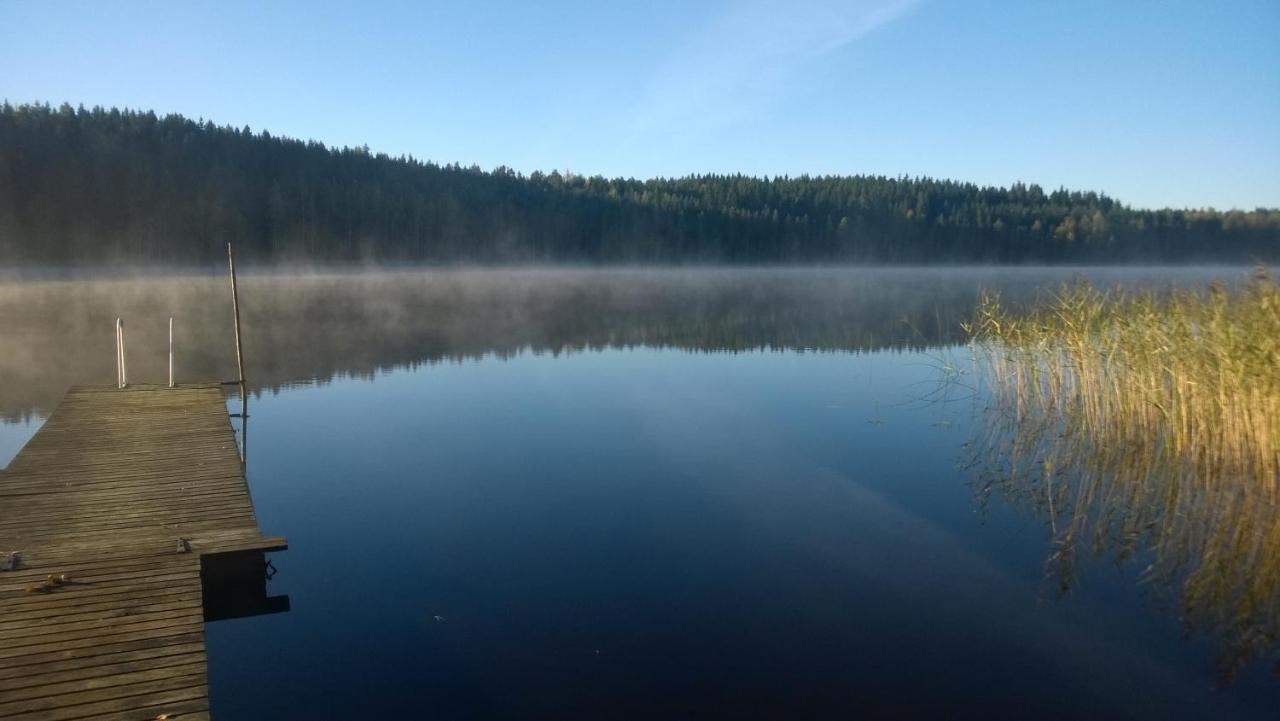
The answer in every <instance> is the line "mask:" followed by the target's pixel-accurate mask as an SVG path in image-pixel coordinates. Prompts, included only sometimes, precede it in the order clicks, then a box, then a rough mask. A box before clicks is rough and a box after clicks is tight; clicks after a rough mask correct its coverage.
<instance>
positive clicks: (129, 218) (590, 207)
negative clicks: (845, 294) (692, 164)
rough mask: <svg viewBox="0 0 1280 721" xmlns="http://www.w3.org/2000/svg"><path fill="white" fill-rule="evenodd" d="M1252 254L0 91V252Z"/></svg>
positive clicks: (1263, 241) (465, 260) (1172, 237)
mask: <svg viewBox="0 0 1280 721" xmlns="http://www.w3.org/2000/svg"><path fill="white" fill-rule="evenodd" d="M227 241H233V242H234V243H235V245H236V248H237V254H238V255H240V256H241V257H246V258H248V259H251V260H257V261H262V262H281V263H302V262H311V263H329V262H333V263H343V262H360V263H396V262H426V263H438V264H455V263H457V264H515V263H565V262H567V263H586V264H599V263H617V264H621V263H628V264H634V263H656V264H676V263H688V264H711V263H729V264H766V263H817V262H848V263H860V262H883V263H900V264H906V263H970V262H991V263H1108V262H1130V261H1134V262H1137V261H1159V262H1174V263H1179V262H1203V261H1221V262H1258V261H1262V262H1270V261H1275V260H1276V259H1277V258H1278V257H1280V209H1276V208H1269V209H1268V208H1259V209H1255V210H1248V211H1241V210H1229V211H1218V210H1212V209H1158V210H1148V209H1136V208H1131V207H1129V206H1126V205H1125V204H1123V203H1121V202H1119V201H1118V200H1116V199H1113V198H1110V197H1108V196H1107V195H1105V194H1101V193H1096V192H1082V191H1069V190H1066V189H1058V190H1053V191H1045V190H1044V189H1043V188H1041V187H1039V186H1037V185H1034V184H1024V183H1015V184H1013V185H1011V186H1009V187H987V186H979V185H975V184H972V183H965V182H957V181H953V180H937V179H932V178H923V177H884V176H869V175H848V176H843V175H842V176H808V175H800V176H794V177H772V178H769V177H765V178H759V177H750V176H745V175H695V176H688V177H679V178H655V179H649V180H637V179H633V178H605V177H601V176H590V177H588V176H583V175H578V174H575V173H572V172H567V171H566V172H559V171H552V172H550V173H542V172H533V173H530V174H527V175H526V174H523V173H518V172H515V171H513V170H512V169H510V168H507V167H498V168H496V169H494V170H491V171H485V170H482V169H480V168H479V167H476V166H470V167H463V166H460V165H458V164H437V163H434V162H430V161H426V160H421V159H418V158H414V157H409V156H394V157H393V156H389V155H386V154H383V153H375V152H373V151H371V150H370V149H369V148H368V147H357V148H350V147H343V148H332V147H328V146H326V145H324V144H322V143H319V142H316V141H302V140H296V139H292V138H285V137H278V136H275V135H272V134H270V133H269V132H267V131H265V130H264V131H260V132H253V131H252V130H251V129H250V128H248V127H245V128H234V127H229V126H221V125H217V124H215V123H213V122H212V121H207V120H192V119H190V118H186V117H183V116H181V115H165V116H158V115H156V114H155V113H153V112H144V111H137V110H119V109H115V108H112V109H104V108H101V107H94V108H91V109H86V108H84V107H72V106H70V105H62V106H60V107H54V106H51V105H47V104H30V105H25V104H24V105H14V104H10V103H8V102H5V103H4V104H3V105H0V264H3V265H5V266H10V267H22V266H47V265H55V266H57V265H96V264H103V263H145V264H157V265H201V264H207V263H212V262H215V261H217V260H218V259H220V258H221V257H223V256H224V253H225V243H226V242H227Z"/></svg>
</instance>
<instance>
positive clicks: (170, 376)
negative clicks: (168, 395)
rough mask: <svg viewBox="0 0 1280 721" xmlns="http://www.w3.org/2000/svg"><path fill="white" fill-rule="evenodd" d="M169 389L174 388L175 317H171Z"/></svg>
mask: <svg viewBox="0 0 1280 721" xmlns="http://www.w3.org/2000/svg"><path fill="white" fill-rule="evenodd" d="M169 387H170V388H172V387H173V316H169Z"/></svg>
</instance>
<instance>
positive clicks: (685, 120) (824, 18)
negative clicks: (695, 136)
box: [631, 0, 918, 140]
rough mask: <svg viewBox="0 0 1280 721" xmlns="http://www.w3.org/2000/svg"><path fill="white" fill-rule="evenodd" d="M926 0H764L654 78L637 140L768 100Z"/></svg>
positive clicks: (640, 112)
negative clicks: (795, 78)
mask: <svg viewBox="0 0 1280 721" xmlns="http://www.w3.org/2000/svg"><path fill="white" fill-rule="evenodd" d="M917 2H918V0H846V1H845V2H839V1H832V0H756V1H754V2H749V3H745V4H742V5H738V6H736V7H734V8H733V9H732V10H730V11H729V12H727V13H725V14H724V15H722V16H720V17H719V18H717V19H716V20H715V21H713V22H712V23H711V24H710V25H709V26H708V27H707V28H706V29H704V30H703V31H702V32H700V33H698V34H696V35H695V36H694V37H693V38H691V39H690V41H689V42H688V43H686V44H685V45H684V46H683V47H680V48H678V49H677V50H676V51H675V52H674V53H672V55H671V56H670V57H668V58H667V60H666V62H665V63H663V64H662V66H661V68H660V70H659V71H658V72H657V73H656V74H655V75H654V77H653V79H652V81H651V82H650V84H649V85H648V88H647V90H646V92H645V95H644V99H643V100H642V102H641V104H640V106H639V108H638V109H637V110H636V112H635V114H634V115H633V122H632V132H631V140H635V139H637V138H639V137H641V136H645V135H650V134H654V133H667V132H673V131H676V132H681V133H689V132H693V133H697V132H704V131H708V130H712V129H714V128H715V127H718V126H721V125H723V124H726V123H729V122H732V121H733V120H734V119H736V118H739V117H743V116H745V115H747V114H748V113H749V112H750V111H752V110H754V109H758V108H760V107H762V106H764V105H767V104H768V103H769V102H770V101H771V100H772V99H773V98H775V97H776V96H777V94H778V92H779V90H780V89H781V88H783V87H784V86H785V82H786V81H787V80H788V79H789V78H791V77H793V76H794V75H795V74H796V73H797V72H799V71H800V70H801V69H803V68H804V67H805V66H806V65H809V64H810V63H813V62H814V61H816V60H817V59H819V58H821V57H822V56H824V55H826V54H828V53H831V52H833V51H835V50H837V49H839V48H841V47H843V46H845V45H848V44H849V43H851V42H853V41H855V40H857V39H858V38H860V37H863V36H865V35H867V34H868V33H871V32H873V31H875V30H876V29H878V28H881V27H883V26H884V25H887V24H888V23H890V22H893V21H894V20H896V19H898V18H899V17H902V15H904V14H905V13H906V12H907V11H909V10H910V9H911V8H912V7H913V6H914V5H916V3H917Z"/></svg>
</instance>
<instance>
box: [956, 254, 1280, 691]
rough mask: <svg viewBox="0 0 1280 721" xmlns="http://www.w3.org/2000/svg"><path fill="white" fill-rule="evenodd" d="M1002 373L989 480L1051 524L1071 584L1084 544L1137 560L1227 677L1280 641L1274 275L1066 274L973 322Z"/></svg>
mask: <svg viewBox="0 0 1280 721" xmlns="http://www.w3.org/2000/svg"><path fill="white" fill-rule="evenodd" d="M967 330H968V331H969V332H970V333H971V335H972V338H973V346H974V349H975V354H976V357H977V360H978V363H979V366H980V367H981V368H982V369H983V370H984V371H985V373H986V381H987V382H988V383H989V385H990V388H991V393H992V395H991V397H992V413H991V415H990V416H989V417H990V419H991V422H990V424H989V425H988V428H987V432H988V433H989V437H988V438H987V439H986V441H985V443H983V444H981V446H980V447H982V448H984V449H986V452H988V453H989V455H987V462H986V463H985V464H984V467H985V468H986V469H987V473H986V478H985V481H986V482H985V483H984V484H983V485H982V486H981V488H982V489H983V490H984V491H986V492H991V491H997V492H999V493H1001V494H1003V495H1004V496H1006V497H1008V498H1012V499H1016V500H1018V501H1020V502H1024V503H1028V504H1030V505H1031V506H1033V507H1034V508H1035V509H1036V510H1037V511H1038V512H1039V513H1041V514H1043V516H1044V517H1045V518H1047V520H1048V525H1049V527H1050V529H1051V534H1052V536H1053V549H1052V552H1051V554H1050V556H1049V562H1048V571H1049V576H1050V577H1051V578H1052V579H1053V580H1054V582H1055V583H1056V585H1057V587H1058V590H1059V591H1060V592H1066V591H1067V590H1069V589H1070V588H1071V586H1072V585H1073V584H1074V583H1075V580H1076V567H1077V563H1078V559H1079V556H1081V555H1082V554H1087V555H1092V556H1100V555H1101V556H1112V557H1114V558H1115V559H1116V560H1117V561H1120V562H1125V561H1130V560H1134V559H1136V560H1137V561H1138V562H1140V563H1142V564H1143V569H1144V570H1143V578H1144V580H1145V581H1147V582H1150V583H1152V584H1153V585H1156V586H1158V587H1161V588H1165V589H1169V590H1172V591H1173V594H1172V599H1173V601H1174V602H1175V604H1176V606H1177V608H1178V610H1179V613H1180V615H1181V618H1182V619H1183V621H1184V624H1185V625H1186V627H1187V629H1188V631H1201V630H1207V631H1208V632H1210V633H1212V634H1214V635H1215V636H1216V637H1217V638H1218V639H1219V641H1220V643H1221V654H1220V664H1221V669H1222V673H1223V674H1224V676H1225V677H1227V678H1230V677H1231V676H1233V675H1234V674H1235V673H1236V672H1237V671H1238V670H1239V669H1240V668H1241V667H1243V666H1244V665H1245V664H1246V663H1247V662H1248V661H1249V660H1250V659H1252V658H1255V657H1257V656H1259V655H1266V654H1274V653H1275V652H1276V650H1277V642H1278V640H1280V286H1278V285H1277V283H1276V281H1275V280H1274V279H1273V278H1272V277H1271V276H1270V275H1269V274H1268V273H1267V272H1266V271H1265V270H1262V269H1259V270H1258V271H1256V272H1255V273H1254V274H1253V276H1252V277H1251V278H1250V279H1249V280H1248V281H1246V282H1243V283H1240V284H1238V285H1235V286H1233V287H1227V286H1224V285H1221V284H1214V285H1212V286H1209V287H1208V288H1203V289H1176V288H1174V289H1167V290H1164V291H1159V292H1157V291H1124V290H1119V289H1116V290H1099V289H1097V288H1095V287H1093V286H1091V285H1088V284H1087V283H1083V282H1081V283H1076V284H1072V285H1068V286H1065V287H1063V288H1062V289H1061V290H1060V291H1059V292H1057V293H1056V294H1054V295H1052V296H1051V297H1048V298H1046V299H1045V300H1044V302H1041V303H1038V304H1034V305H1032V306H1030V307H1028V308H1021V309H1019V308H1013V307H1010V306H1009V305H1008V304H1006V303H1003V302H1002V301H1001V299H1000V298H999V297H998V296H996V295H988V296H986V297H985V298H984V299H983V301H982V302H981V304H980V306H979V309H978V314H977V318H976V319H975V321H974V322H973V324H972V325H970V326H968V327H967Z"/></svg>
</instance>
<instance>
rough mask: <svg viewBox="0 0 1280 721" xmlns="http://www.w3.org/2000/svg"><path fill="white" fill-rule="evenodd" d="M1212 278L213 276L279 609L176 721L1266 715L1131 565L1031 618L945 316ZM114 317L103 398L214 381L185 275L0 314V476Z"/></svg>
mask: <svg viewBox="0 0 1280 721" xmlns="http://www.w3.org/2000/svg"><path fill="white" fill-rule="evenodd" d="M1246 271H1247V269H1243V268H1225V267H1224V268H1126V269H1098V268H1091V269H1072V268H1056V269H1046V268H958V269H939V268H931V269H920V268H914V269H913V268H876V269H857V268H850V269H839V268H836V269H812V268H787V269H671V270H588V269H568V270H555V269H525V270H521V269H508V270H491V271H486V270H432V271H418V270H399V271H388V272H350V273H337V272H331V273H316V274H301V273H298V274H287V275H285V274H280V275H272V274H249V275H246V276H245V277H244V278H242V282H241V288H240V294H241V303H242V312H243V320H244V327H245V338H244V347H245V359H246V366H247V368H246V375H247V377H248V379H249V381H250V386H251V387H250V391H251V392H250V397H249V399H248V411H249V416H250V418H249V420H248V422H247V428H240V424H239V422H238V421H237V427H238V429H240V430H242V431H243V433H242V435H241V439H242V442H243V443H244V444H245V446H246V448H245V450H246V454H247V469H248V478H249V482H250V487H251V490H252V494H253V500H254V503H255V506H256V509H257V514H258V520H259V525H260V526H261V528H262V529H263V531H264V532H267V533H274V534H282V535H286V536H288V538H289V542H290V550H289V551H287V552H284V553H279V554H275V555H274V557H273V559H272V560H273V565H274V567H275V569H276V571H275V573H274V575H273V576H272V578H271V580H270V582H269V588H270V591H271V593H273V594H287V595H288V596H289V597H290V600H291V606H292V607H291V610H290V611H289V612H288V613H283V614H275V615H266V616H259V617H253V618H245V619H237V620H228V621H220V622H215V623H210V624H208V625H207V627H206V634H207V643H208V649H209V660H210V696H211V700H212V704H213V711H214V713H215V715H216V716H217V717H218V718H223V719H238V718H261V719H274V720H276V721H282V720H287V719H314V718H379V717H385V718H391V717H402V718H418V717H421V716H428V715H430V716H434V717H439V718H447V719H490V718H646V719H647V718H708V717H728V718H818V717H821V718H844V717H875V716H894V717H897V716H908V715H913V714H914V715H918V716H930V717H933V716H936V717H955V716H958V715H961V714H962V713H963V714H964V715H981V716H983V717H988V718H1135V719H1146V718H1151V719H1171V718H1215V719H1269V718H1275V710H1276V709H1277V708H1280V679H1278V678H1277V673H1278V672H1280V666H1276V665H1274V664H1276V651H1277V649H1276V646H1275V643H1274V639H1271V642H1270V645H1269V646H1268V647H1267V653H1265V654H1259V655H1258V656H1257V657H1256V658H1250V659H1247V660H1246V662H1245V663H1244V664H1243V667H1242V668H1241V670H1240V671H1239V672H1238V673H1236V674H1234V675H1232V676H1230V677H1226V676H1224V674H1223V673H1221V672H1220V665H1221V661H1222V659H1221V656H1222V650H1221V643H1220V641H1221V639H1220V634H1218V633H1215V629H1191V630H1188V629H1186V628H1184V625H1183V624H1182V623H1181V621H1180V615H1179V608H1178V601H1179V599H1178V589H1177V588H1174V587H1161V586H1160V585H1158V584H1149V583H1143V582H1142V575H1141V574H1142V571H1143V568H1144V565H1145V560H1146V557H1145V556H1144V553H1146V552H1148V551H1149V549H1146V550H1139V552H1137V553H1135V554H1132V555H1130V556H1127V557H1122V555H1121V554H1116V553H1111V552H1109V550H1108V549H1105V548H1103V549H1099V550H1098V552H1097V553H1095V554H1093V556H1091V557H1090V558H1087V559H1086V560H1085V561H1084V562H1082V563H1081V564H1080V568H1079V570H1078V576H1077V578H1076V579H1075V582H1074V583H1073V584H1072V586H1071V588H1070V590H1069V591H1068V592H1066V593H1063V594H1060V593H1059V589H1058V585H1057V584H1056V582H1051V581H1050V580H1049V579H1048V578H1047V576H1046V558H1047V557H1048V555H1049V554H1050V552H1051V535H1050V531H1049V528H1048V527H1047V526H1048V523H1047V521H1046V519H1045V518H1044V517H1043V515H1041V514H1039V513H1037V511H1036V509H1035V508H1034V507H1031V506H1028V505H1026V504H1024V503H1020V502H1018V499H1017V498H1016V494H1015V495H1014V496H1008V497H1006V496H1004V495H1001V494H999V493H996V494H988V493H985V492H983V488H984V486H983V484H982V482H981V481H982V478H981V473H980V466H981V463H980V462H979V459H980V458H981V457H983V455H984V454H986V453H987V452H988V451H989V450H991V449H986V448H983V447H982V443H981V439H982V438H983V429H984V427H985V423H986V418H985V416H986V413H987V412H988V404H987V402H986V401H987V395H986V389H985V388H984V387H983V384H982V382H981V381H980V380H979V377H980V374H978V373H976V372H975V371H974V368H973V358H972V356H971V353H970V352H969V348H968V347H967V346H966V345H965V335H964V333H963V331H962V329H961V327H960V324H961V322H963V321H965V320H967V319H969V318H970V317H971V315H972V312H973V308H974V305H975V303H976V301H977V299H978V297H979V294H980V292H981V291H982V290H983V289H992V290H999V291H1000V292H1001V293H1002V295H1003V297H1005V298H1007V299H1010V300H1012V301H1013V302H1015V303H1018V302H1023V301H1029V300H1032V299H1034V298H1035V297H1037V295H1038V294H1042V293H1044V292H1046V291H1048V290H1052V289H1053V288H1055V287H1057V286H1058V285H1059V284H1060V283H1062V282H1065V281H1069V280H1071V279H1072V278H1074V277H1076V276H1078V275H1084V276H1086V277H1088V278H1090V279H1092V280H1093V281H1094V282H1096V283H1098V284H1101V285H1111V284H1125V285H1140V286H1151V287H1157V288H1158V287H1165V286H1168V285H1169V284H1170V283H1177V284H1180V285H1184V286H1185V285H1198V284H1204V283H1206V282H1207V281H1209V280H1210V279H1213V278H1219V279H1223V280H1225V281H1227V282H1233V281H1235V280H1239V279H1240V278H1242V277H1243V276H1244V274H1245V272H1246ZM117 316H121V317H123V318H125V322H126V328H127V333H128V339H129V340H128V344H129V345H128V347H129V374H130V379H131V380H133V381H135V382H163V380H164V379H165V376H166V373H167V355H166V353H167V350H166V347H167V346H166V344H167V323H168V319H169V317H170V316H173V317H174V318H175V328H176V339H175V346H176V369H177V376H178V380H179V381H180V382H185V381H209V380H225V379H229V378H234V377H235V373H236V370H235V356H234V347H233V345H232V325H231V308H230V300H229V292H228V289H227V285H226V280H225V279H224V278H222V277H208V276H201V275H190V276H168V277H149V278H143V279H136V278H134V279H99V280H94V281H87V280H40V281H8V282H5V283H0V334H3V335H2V337H3V338H4V345H3V350H0V421H2V423H0V464H4V463H7V462H8V461H9V459H11V458H12V456H13V455H14V454H15V453H16V452H17V451H18V450H19V448H20V447H21V445H22V444H23V443H24V442H25V441H26V439H27V438H29V437H30V436H31V434H33V433H34V432H35V431H36V430H37V429H38V428H39V425H40V423H41V422H42V420H43V418H44V417H46V416H47V414H48V413H49V412H50V411H51V410H52V408H53V407H54V406H55V405H56V404H57V402H58V399H59V398H60V396H61V394H62V393H63V392H64V391H65V389H66V387H67V386H68V385H69V384H72V383H109V382H111V381H112V380H113V378H114V375H113V374H114V372H115V366H114V362H115V357H114V346H113V344H114V321H115V318H116V317H117ZM228 403H229V407H230V408H231V409H232V410H233V411H234V412H237V413H238V412H239V411H240V401H239V399H238V398H236V397H229V399H228ZM5 512H20V509H5ZM1277 595H1278V596H1280V590H1278V591H1277ZM1273 603H1280V602H1277V601H1275V600H1274V599H1273ZM1275 607H1276V606H1273V608H1275Z"/></svg>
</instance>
